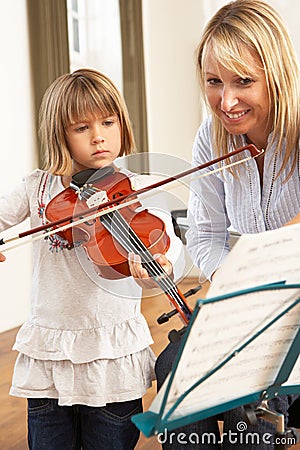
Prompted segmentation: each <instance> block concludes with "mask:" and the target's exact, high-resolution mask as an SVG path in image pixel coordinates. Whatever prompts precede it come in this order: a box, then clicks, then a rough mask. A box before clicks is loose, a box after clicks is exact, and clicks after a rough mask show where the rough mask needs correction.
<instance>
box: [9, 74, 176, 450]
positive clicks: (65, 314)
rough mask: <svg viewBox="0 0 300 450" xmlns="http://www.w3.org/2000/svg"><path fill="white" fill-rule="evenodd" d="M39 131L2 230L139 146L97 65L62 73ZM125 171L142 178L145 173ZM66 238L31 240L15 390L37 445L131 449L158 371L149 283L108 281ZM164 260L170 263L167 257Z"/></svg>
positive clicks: (38, 220)
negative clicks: (30, 166)
mask: <svg viewBox="0 0 300 450" xmlns="http://www.w3.org/2000/svg"><path fill="white" fill-rule="evenodd" d="M40 136H41V143H42V149H43V152H44V157H45V168H44V170H39V169H38V170H35V171H34V172H32V173H31V174H29V175H28V176H26V177H25V178H24V180H23V182H22V183H21V184H20V185H19V186H17V187H16V189H15V190H14V191H13V192H12V193H10V194H9V195H7V196H5V197H2V198H1V199H0V231H3V230H5V229H7V228H9V227H11V226H13V225H15V224H17V223H20V222H22V221H23V220H24V219H25V218H26V217H30V220H31V227H32V228H34V227H36V226H39V225H41V224H43V223H44V221H45V215H44V211H45V207H46V205H47V203H48V202H49V201H50V200H51V199H52V198H53V197H54V196H56V195H57V194H59V193H60V192H61V191H63V190H64V189H65V188H67V187H68V186H69V185H70V182H71V179H72V176H73V175H74V174H77V173H78V172H80V171H83V170H85V169H100V168H103V167H107V166H113V162H114V160H115V159H116V158H117V157H118V156H122V155H128V154H130V153H132V152H133V150H134V138H133V134H132V129H131V125H130V121H129V117H128V112H127V109H126V106H125V104H124V101H123V99H122V97H121V95H120V93H119V92H118V90H117V89H116V87H115V86H114V85H113V84H112V82H111V81H110V80H109V79H108V78H107V77H106V76H104V75H102V74H101V73H99V72H97V71H95V70H91V69H81V70H77V71H75V72H73V73H71V74H66V75H63V76H61V77H59V78H58V79H57V80H56V81H54V82H53V84H52V85H51V86H50V87H49V88H48V90H47V91H46V93H45V95H44V98H43V101H42V105H41V110H40ZM127 175H128V176H129V177H130V179H134V180H135V182H136V183H135V184H138V182H139V180H140V179H141V178H143V176H138V175H134V174H131V173H129V172H128V171H127ZM149 178H150V177H149ZM142 182H144V181H142ZM152 182H153V181H152ZM152 182H151V178H150V179H149V180H148V183H149V184H151V183H152ZM167 233H168V234H169V236H171V247H170V250H169V251H168V255H170V254H171V259H172V254H173V260H174V259H176V257H175V256H174V255H177V256H178V252H177V250H178V246H179V245H180V244H179V241H178V240H177V238H176V237H175V235H174V234H173V232H172V225H171V221H170V223H168V224H167ZM67 244H68V243H67V242H66V241H65V240H64V239H63V238H62V237H60V236H59V235H55V236H51V237H50V238H48V239H47V240H44V239H40V240H37V241H35V242H34V243H33V253H34V268H33V283H32V294H31V313H30V318H29V320H28V321H27V322H26V323H24V324H23V326H22V327H21V329H20V330H19V332H18V335H17V338H16V342H15V345H14V347H13V348H14V349H15V350H17V351H18V352H19V355H18V357H17V360H16V364H15V370H14V375H13V380H12V387H11V391H10V393H11V394H12V395H15V396H19V397H25V398H28V443H29V448H30V449H32V450H43V449H44V450H51V449H53V450H54V449H64V450H68V449H70V450H71V449H80V448H81V447H83V448H84V449H97V450H100V449H103V450H107V449H115V450H122V449H124V450H128V449H133V448H134V447H135V445H136V443H137V441H138V438H139V432H138V430H137V429H136V428H135V426H134V425H133V424H132V422H131V420H130V418H131V416H132V415H133V414H136V413H138V412H140V411H141V409H142V400H141V397H142V396H143V394H144V393H145V392H146V389H147V388H148V387H149V386H150V385H151V382H152V380H153V377H154V375H153V373H154V371H153V366H154V355H153V353H152V351H151V349H150V347H149V345H150V344H151V343H152V339H151V335H150V332H149V329H148V327H147V324H146V321H145V319H144V317H143V316H142V315H141V312H140V298H141V288H140V287H139V285H138V284H137V283H135V281H134V280H133V278H132V277H128V278H123V279H121V280H114V281H111V280H110V281H109V282H106V284H105V286H104V287H102V285H101V282H99V283H98V282H97V281H95V279H96V278H98V279H99V278H100V277H98V276H97V275H96V274H95V271H94V270H93V269H94V268H93V263H92V262H91V261H89V260H88V258H87V257H85V259H86V261H85V263H84V264H82V255H81V257H80V258H79V257H78V256H77V253H76V249H74V248H73V249H69V248H68V245H67ZM6 256H7V255H6ZM4 259H5V257H4V255H0V260H1V261H3V260H4ZM159 261H160V262H161V264H162V266H163V268H164V269H165V270H167V271H168V272H170V271H171V270H172V267H171V263H169V261H168V260H167V258H166V257H163V258H162V257H161V259H160V260H159ZM88 265H90V267H88ZM83 266H84V267H83ZM92 273H93V274H94V276H92V275H91V274H92Z"/></svg>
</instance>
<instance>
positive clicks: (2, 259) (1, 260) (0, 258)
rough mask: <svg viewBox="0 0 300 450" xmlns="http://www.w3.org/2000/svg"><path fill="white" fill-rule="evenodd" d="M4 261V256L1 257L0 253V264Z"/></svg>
mask: <svg viewBox="0 0 300 450" xmlns="http://www.w3.org/2000/svg"><path fill="white" fill-rule="evenodd" d="M5 260H6V258H5V256H4V255H3V253H0V262H3V261H5Z"/></svg>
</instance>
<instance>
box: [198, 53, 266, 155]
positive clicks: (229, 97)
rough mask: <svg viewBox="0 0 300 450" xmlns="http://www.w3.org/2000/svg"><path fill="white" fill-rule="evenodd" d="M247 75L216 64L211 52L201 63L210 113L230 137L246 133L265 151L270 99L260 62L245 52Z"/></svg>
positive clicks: (249, 138)
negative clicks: (242, 75)
mask: <svg viewBox="0 0 300 450" xmlns="http://www.w3.org/2000/svg"><path fill="white" fill-rule="evenodd" d="M244 54H245V57H246V60H247V66H248V69H249V76H247V77H241V76H240V75H238V74H237V73H235V72H232V71H231V70H228V69H227V68H225V67H224V66H222V65H220V64H218V62H217V61H216V58H215V57H214V54H213V52H209V53H208V55H207V57H206V60H205V62H204V72H205V93H206V96H207V100H208V103H209V105H210V107H211V109H212V110H213V112H214V113H215V114H216V115H217V116H218V117H219V118H220V120H221V122H222V124H223V126H224V127H225V128H226V130H227V131H228V132H229V133H230V134H245V135H246V136H247V137H248V140H249V141H250V142H252V143H253V144H255V145H256V146H257V147H258V148H265V147H266V145H267V139H268V135H269V133H270V130H271V125H270V119H269V111H270V104H269V97H268V90H267V83H266V79H265V74H264V71H263V70H262V69H261V68H260V66H261V64H260V60H259V58H258V57H255V56H253V55H252V54H251V53H250V52H249V51H248V50H247V49H245V52H244Z"/></svg>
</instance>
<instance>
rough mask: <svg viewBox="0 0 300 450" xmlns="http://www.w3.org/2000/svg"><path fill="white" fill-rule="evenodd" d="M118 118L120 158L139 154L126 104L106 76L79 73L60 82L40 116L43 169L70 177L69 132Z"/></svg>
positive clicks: (50, 90) (49, 92)
mask: <svg viewBox="0 0 300 450" xmlns="http://www.w3.org/2000/svg"><path fill="white" fill-rule="evenodd" d="M90 115H92V116H93V117H95V118H96V117H99V116H101V117H108V116H112V115H117V116H118V118H119V122H120V129H121V151H120V154H119V156H122V155H128V154H130V153H133V152H134V151H135V142H134V136H133V131H132V127H131V123H130V119H129V114H128V111H127V107H126V104H125V101H124V99H123V97H122V95H121V94H120V92H119V91H118V89H117V88H116V86H115V85H114V84H113V83H112V81H111V80H110V79H109V78H108V77H106V76H105V75H103V74H102V73H100V72H98V71H96V70H93V69H79V70H76V71H75V72H73V73H69V74H65V75H62V76H61V77H59V78H57V79H56V80H55V81H54V82H53V83H52V84H51V85H50V86H49V88H48V89H47V91H46V92H45V95H44V97H43V100H42V103H41V107H40V114H39V136H40V140H41V146H42V151H43V156H44V166H43V168H44V169H45V170H47V171H49V172H50V173H52V174H55V175H70V174H71V169H72V158H71V155H70V152H69V149H68V144H67V139H66V131H67V128H68V127H69V126H70V125H71V124H72V123H76V122H80V121H84V120H85V119H87V118H88V116H90Z"/></svg>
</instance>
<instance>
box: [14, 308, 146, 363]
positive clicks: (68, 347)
mask: <svg viewBox="0 0 300 450" xmlns="http://www.w3.org/2000/svg"><path fill="white" fill-rule="evenodd" d="M152 343H153V340H152V337H151V334H150V331H149V328H148V326H147V323H146V320H145V318H144V317H143V316H142V315H141V316H137V317H133V318H132V319H130V320H127V321H125V322H122V323H119V324H114V325H111V326H105V327H103V326H102V327H98V328H90V329H83V330H57V329H51V328H46V327H42V326H39V325H36V324H33V323H30V322H26V323H24V324H23V325H22V327H21V328H20V330H19V332H18V334H17V338H16V342H15V344H14V346H13V350H17V351H19V352H20V353H23V354H25V355H27V356H29V357H31V358H35V359H40V360H51V361H62V360H69V361H71V362H73V363H75V364H81V363H87V362H90V361H94V360H97V359H117V358H121V357H123V356H126V355H130V354H132V353H136V352H138V351H140V350H143V349H145V348H146V347H148V346H149V345H150V344H152Z"/></svg>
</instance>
